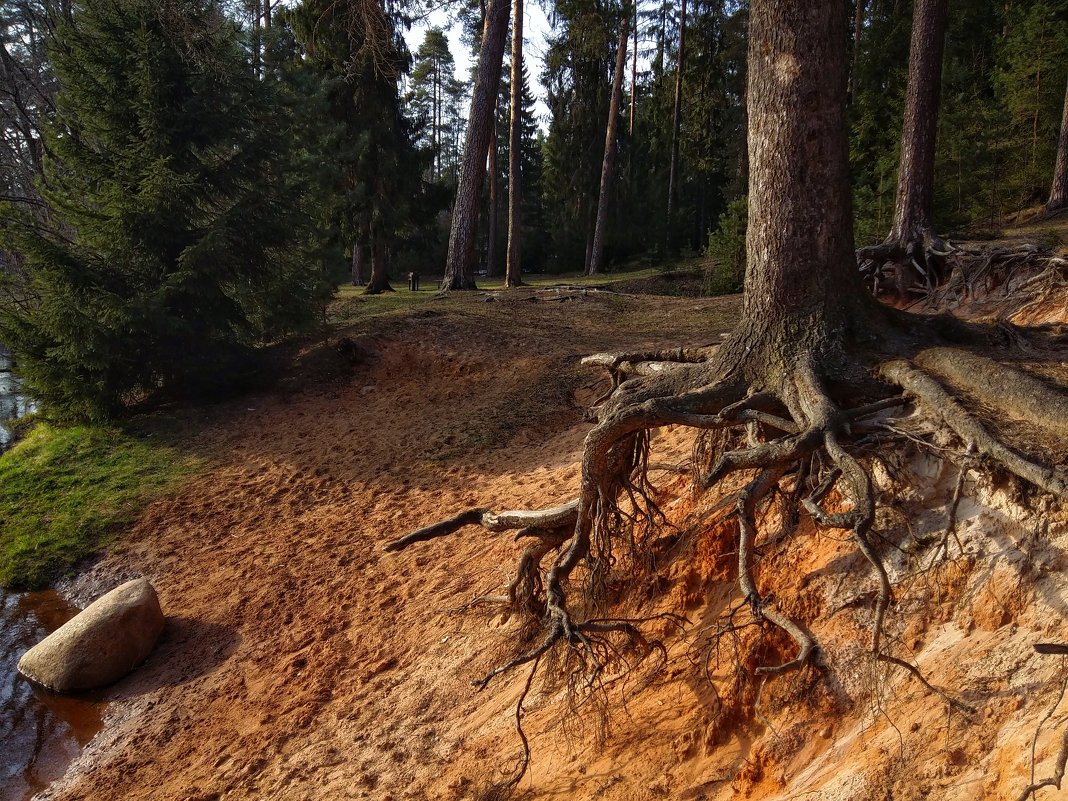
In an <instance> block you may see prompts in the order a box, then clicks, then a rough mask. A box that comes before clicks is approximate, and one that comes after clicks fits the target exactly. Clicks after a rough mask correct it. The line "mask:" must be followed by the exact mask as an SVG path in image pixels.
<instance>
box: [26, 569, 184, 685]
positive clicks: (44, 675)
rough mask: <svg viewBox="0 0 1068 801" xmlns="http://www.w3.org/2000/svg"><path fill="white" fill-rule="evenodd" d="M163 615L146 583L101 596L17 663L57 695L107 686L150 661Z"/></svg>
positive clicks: (138, 582)
mask: <svg viewBox="0 0 1068 801" xmlns="http://www.w3.org/2000/svg"><path fill="white" fill-rule="evenodd" d="M162 632H163V612H162V610H161V609H160V606H159V599H158V598H157V597H156V591H155V590H154V589H153V588H152V585H151V584H149V583H148V581H147V579H143V578H141V579H134V580H133V581H128V582H126V583H125V584H123V585H121V586H119V587H116V588H115V589H113V590H112V591H111V592H109V593H107V594H106V595H103V596H101V597H100V598H98V599H97V600H95V601H93V603H91V604H89V606H87V607H86V608H85V609H83V610H82V611H81V612H79V613H78V614H77V615H75V616H74V617H73V618H71V619H70V620H69V621H67V622H66V623H65V624H63V625H62V626H61V627H60V628H58V629H56V630H55V631H54V632H52V634H50V635H48V636H47V637H45V639H43V640H41V642H39V643H37V645H35V646H34V647H33V648H31V649H30V650H29V651H27V652H26V653H25V654H23V657H22V659H20V660H19V665H18V669H19V672H20V673H21V674H22V675H23V676H25V677H26V678H28V679H31V680H32V681H35V682H37V683H38V684H42V685H44V686H45V687H47V688H49V689H50V690H55V691H56V692H73V691H75V690H91V689H95V688H97V687H104V686H107V685H108V684H111V683H113V682H115V681H118V680H119V679H121V678H122V677H123V676H125V675H126V674H127V673H129V672H130V671H131V670H133V669H134V668H135V667H137V666H138V665H140V664H141V663H142V662H144V661H145V659H146V658H148V655H149V654H150V653H151V652H152V648H153V646H155V644H156V640H158V639H159V635H160V634H161V633H162Z"/></svg>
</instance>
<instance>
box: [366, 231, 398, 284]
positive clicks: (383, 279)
mask: <svg viewBox="0 0 1068 801" xmlns="http://www.w3.org/2000/svg"><path fill="white" fill-rule="evenodd" d="M393 291H395V290H394V289H393V287H391V286H390V285H389V275H388V273H387V271H386V242H385V238H384V237H383V236H382V234H381V233H380V232H379V231H376V230H375V228H374V226H372V228H371V280H370V281H368V282H367V289H366V290H364V294H365V295H380V294H381V293H383V292H393Z"/></svg>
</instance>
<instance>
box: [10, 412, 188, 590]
mask: <svg viewBox="0 0 1068 801" xmlns="http://www.w3.org/2000/svg"><path fill="white" fill-rule="evenodd" d="M198 464H199V462H198V461H197V460H194V459H190V458H186V457H182V456H180V455H179V454H178V453H177V452H176V451H175V450H174V449H173V448H171V447H169V446H167V445H165V444H163V443H160V442H154V441H152V440H151V439H138V438H137V437H135V436H132V435H131V434H129V433H127V432H124V431H122V430H120V429H117V428H111V427H103V426H75V427H71V428H58V427H53V426H51V425H48V424H45V423H40V424H38V425H37V426H35V427H34V429H33V431H32V432H30V434H29V435H28V436H27V437H26V438H25V439H24V440H23V441H22V442H20V443H19V444H18V445H17V446H15V447H14V448H12V449H11V450H10V451H8V452H7V453H5V454H3V455H2V456H0V584H3V585H5V586H9V587H14V588H21V589H30V588H36V587H41V586H43V585H44V584H46V583H48V582H49V581H50V580H52V579H54V578H57V577H59V576H61V575H64V574H67V573H69V572H70V571H71V569H72V568H73V566H74V565H75V564H76V563H77V562H79V561H81V560H82V559H84V558H86V557H87V556H90V555H92V554H94V553H97V552H98V551H100V549H101V548H103V547H104V546H106V545H107V544H108V542H109V541H110V540H111V538H112V536H113V535H114V534H115V533H116V531H117V530H118V529H119V527H120V526H121V525H122V524H124V523H127V522H129V521H131V520H132V519H134V517H135V516H136V515H137V513H138V512H139V511H140V510H141V509H142V508H144V506H145V505H146V504H148V503H149V502H150V501H151V500H153V499H155V498H157V497H159V496H160V495H162V494H163V493H165V492H167V491H170V490H173V489H174V488H176V487H177V486H178V485H179V484H180V482H181V481H182V479H183V478H185V477H187V476H189V475H191V474H192V473H193V472H194V471H195V470H196V468H197V467H198Z"/></svg>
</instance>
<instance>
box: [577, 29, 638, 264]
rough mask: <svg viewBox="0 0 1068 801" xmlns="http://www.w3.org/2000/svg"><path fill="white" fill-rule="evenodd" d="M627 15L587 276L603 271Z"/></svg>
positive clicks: (618, 54)
mask: <svg viewBox="0 0 1068 801" xmlns="http://www.w3.org/2000/svg"><path fill="white" fill-rule="evenodd" d="M629 21H630V15H629V14H628V13H626V12H624V14H623V19H622V20H621V21H620V27H619V45H618V46H617V47H616V68H615V72H614V73H613V74H612V99H611V102H609V104H608V124H607V125H606V126H605V135H604V160H603V161H602V162H601V191H600V192H599V193H598V195H597V218H596V222H595V223H594V228H593V246H592V249H591V253H590V263H589V267H588V268H587V269H586V274H587V275H597V274H598V273H600V272H601V270H602V269H603V268H604V240H605V234H606V232H607V228H608V196H609V194H611V192H612V173H613V170H614V168H615V159H616V128H617V127H618V123H619V104H620V101H621V100H622V95H623V70H624V69H626V67H627V23H628V22H629Z"/></svg>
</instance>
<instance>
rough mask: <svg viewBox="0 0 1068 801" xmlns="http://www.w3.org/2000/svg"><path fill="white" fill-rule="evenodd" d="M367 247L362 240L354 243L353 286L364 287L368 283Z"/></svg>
mask: <svg viewBox="0 0 1068 801" xmlns="http://www.w3.org/2000/svg"><path fill="white" fill-rule="evenodd" d="M366 271H367V246H366V245H364V244H363V242H361V241H360V240H358V239H357V240H354V241H353V243H352V285H353V286H363V285H364V284H365V283H366V281H367V278H366V275H365V273H366Z"/></svg>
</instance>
